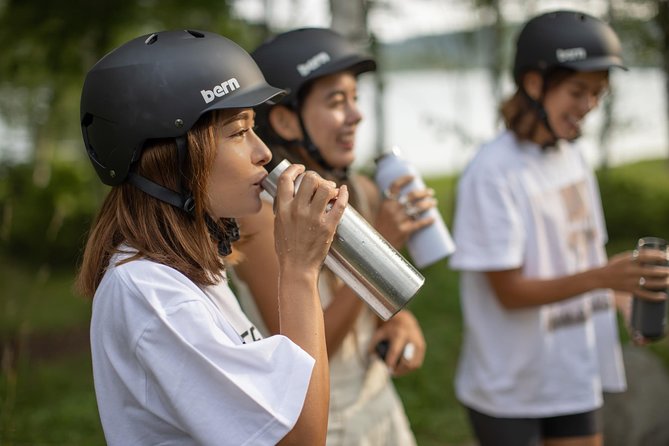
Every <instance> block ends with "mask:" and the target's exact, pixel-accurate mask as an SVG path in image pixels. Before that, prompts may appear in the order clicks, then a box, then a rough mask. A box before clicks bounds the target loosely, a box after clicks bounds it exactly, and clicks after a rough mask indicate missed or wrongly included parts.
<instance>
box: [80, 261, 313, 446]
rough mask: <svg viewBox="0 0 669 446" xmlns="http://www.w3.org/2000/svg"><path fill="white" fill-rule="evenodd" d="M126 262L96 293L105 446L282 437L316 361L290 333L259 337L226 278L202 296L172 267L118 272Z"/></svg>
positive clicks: (94, 333) (94, 342)
mask: <svg viewBox="0 0 669 446" xmlns="http://www.w3.org/2000/svg"><path fill="white" fill-rule="evenodd" d="M119 258H120V257H119V256H116V257H115V258H113V259H112V262H110V267H109V269H108V271H107V272H106V273H105V276H104V277H103V279H102V281H101V283H100V286H99V287H98V289H97V291H96V293H95V297H94V300H93V315H92V321H91V348H92V356H93V376H94V382H95V392H96V397H97V401H98V408H99V412H100V418H101V420H102V426H103V429H104V433H105V437H106V439H107V442H108V444H110V445H123V446H130V445H149V444H150V445H158V444H160V445H196V444H197V445H270V444H272V445H273V444H276V443H277V442H278V441H279V440H280V439H281V438H283V437H284V436H285V435H286V434H287V433H288V432H289V431H290V430H291V429H292V428H293V426H294V425H295V422H296V421H297V418H298V416H299V415H300V412H301V410H302V405H303V403H304V399H305V396H306V392H307V388H308V385H309V380H310V377H311V371H312V368H313V365H314V359H313V358H312V357H311V356H309V355H308V354H307V353H306V352H305V351H303V350H302V349H301V348H299V347H298V346H297V345H296V344H294V343H293V342H292V341H290V340H289V339H288V338H286V337H284V336H272V337H270V338H267V339H262V338H261V337H260V336H259V334H258V332H257V330H255V328H254V327H253V325H252V324H251V323H250V322H249V321H248V319H247V318H246V317H245V316H244V314H243V313H242V312H241V310H240V308H239V305H238V303H237V301H236V299H235V298H234V295H233V294H232V292H231V291H230V289H229V288H228V285H227V283H226V282H225V281H223V282H222V283H220V284H219V285H217V286H213V287H207V288H205V289H204V290H203V289H200V288H199V287H198V286H196V285H195V284H194V283H193V282H191V281H190V280H189V279H188V278H186V277H185V276H184V275H182V274H181V273H179V272H178V271H176V270H174V269H173V268H170V267H168V266H165V265H162V264H159V263H155V262H152V261H148V260H135V261H132V262H128V263H125V264H123V265H120V266H114V265H116V263H117V261H118V260H119ZM256 340H257V341H256ZM254 341H256V342H254Z"/></svg>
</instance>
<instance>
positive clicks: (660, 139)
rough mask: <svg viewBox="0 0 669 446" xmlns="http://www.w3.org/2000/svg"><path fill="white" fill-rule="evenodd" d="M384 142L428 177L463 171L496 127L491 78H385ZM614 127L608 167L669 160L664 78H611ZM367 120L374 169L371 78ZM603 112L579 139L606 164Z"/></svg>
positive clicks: (365, 139) (476, 73)
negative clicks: (603, 149) (399, 150)
mask: <svg viewBox="0 0 669 446" xmlns="http://www.w3.org/2000/svg"><path fill="white" fill-rule="evenodd" d="M384 81H385V99H384V110H385V117H384V120H385V143H386V145H387V146H390V145H397V146H399V147H400V148H401V149H402V153H403V154H404V156H405V157H407V158H408V159H409V160H410V161H411V162H412V163H413V164H414V165H415V166H416V167H417V168H418V170H419V171H420V172H421V173H423V174H425V175H439V174H445V173H455V172H459V171H461V170H462V168H463V167H464V166H465V165H466V164H467V162H468V161H469V159H471V157H472V156H473V155H474V153H475V152H476V149H477V148H478V146H479V145H480V144H481V143H482V142H484V141H487V140H488V139H490V138H492V137H494V136H495V134H496V133H497V131H498V129H499V122H498V121H497V119H498V114H497V109H498V106H497V104H496V101H495V99H494V96H493V90H492V84H491V82H490V80H489V75H488V72H487V71H485V70H482V69H479V70H469V71H455V70H448V71H447V70H420V71H418V70H417V71H401V72H391V73H386V74H385V78H384ZM501 87H502V97H507V96H508V95H509V94H511V93H512V92H513V89H514V87H513V85H512V81H511V79H510V78H507V79H504V80H503V81H502V84H501ZM611 87H612V91H613V93H612V96H613V98H612V100H613V121H614V122H613V126H612V130H611V133H610V135H609V140H608V141H609V143H608V144H607V147H606V149H607V151H608V159H609V165H611V166H615V165H620V164H625V163H628V162H632V161H637V160H641V159H649V158H661V157H667V154H668V153H669V141H668V140H667V139H668V136H667V133H668V129H667V112H666V105H665V101H666V94H665V92H664V75H663V73H662V71H661V70H659V69H657V68H635V67H633V68H632V69H631V70H630V71H627V72H624V71H621V70H614V71H613V72H612V77H611ZM358 95H359V103H360V107H361V110H362V112H363V114H364V120H363V122H362V123H361V125H360V132H359V137H358V147H357V150H358V155H357V159H356V165H363V164H367V165H368V164H369V163H370V162H371V160H373V158H374V157H375V155H376V152H375V150H376V143H375V134H376V133H375V132H376V129H375V119H374V86H373V79H372V77H371V76H370V75H363V76H362V77H361V78H360V85H359V91H358ZM603 118H604V113H603V108H602V107H601V105H600V107H598V108H597V109H595V110H593V111H592V112H591V113H590V114H589V115H588V117H587V118H586V121H585V126H584V131H583V136H582V137H581V139H580V142H581V146H582V147H583V150H584V154H585V156H586V159H587V160H588V161H589V162H590V163H591V165H592V166H594V167H597V166H599V165H601V162H602V150H601V149H600V142H599V138H600V136H599V133H600V129H601V127H602V124H603V121H604V119H603Z"/></svg>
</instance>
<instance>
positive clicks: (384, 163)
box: [374, 147, 455, 268]
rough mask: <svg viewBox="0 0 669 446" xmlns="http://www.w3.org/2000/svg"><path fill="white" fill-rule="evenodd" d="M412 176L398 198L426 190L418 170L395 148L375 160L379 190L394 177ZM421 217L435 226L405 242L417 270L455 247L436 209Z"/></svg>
mask: <svg viewBox="0 0 669 446" xmlns="http://www.w3.org/2000/svg"><path fill="white" fill-rule="evenodd" d="M403 175H412V176H413V177H414V179H413V180H412V181H411V182H410V183H409V184H407V185H406V186H404V187H403V188H402V190H401V191H400V195H399V196H400V198H401V197H403V196H406V195H407V194H408V193H409V192H411V191H413V190H416V189H418V190H420V189H425V183H424V182H423V179H422V178H421V176H420V174H419V173H418V171H417V170H416V169H415V168H414V167H413V166H412V165H411V164H410V163H409V162H408V161H407V160H406V159H404V158H402V156H401V153H400V151H399V149H398V148H397V147H393V148H392V149H391V150H390V151H388V152H386V153H384V154H383V155H381V156H379V157H378V158H377V159H376V173H375V175H374V180H375V181H376V184H377V185H378V186H379V188H380V189H381V190H382V191H383V190H387V189H388V187H390V185H391V184H392V182H393V181H395V180H396V179H397V178H399V177H401V176H403ZM421 217H432V218H434V223H432V224H431V225H430V226H427V227H424V228H422V229H419V230H418V231H416V232H414V233H413V234H411V236H410V237H409V241H408V243H407V249H408V251H409V255H410V256H411V258H412V259H413V262H414V264H415V265H416V266H417V267H418V268H424V267H426V266H429V265H431V264H433V263H435V262H437V261H438V260H441V259H443V258H445V257H447V256H449V255H451V254H453V252H454V251H455V244H454V243H453V239H452V238H451V234H450V233H449V231H448V228H447V227H446V224H445V223H444V219H443V218H442V217H441V214H440V213H439V211H438V210H437V208H436V207H435V208H431V209H429V210H427V211H425V212H424V213H423V214H421Z"/></svg>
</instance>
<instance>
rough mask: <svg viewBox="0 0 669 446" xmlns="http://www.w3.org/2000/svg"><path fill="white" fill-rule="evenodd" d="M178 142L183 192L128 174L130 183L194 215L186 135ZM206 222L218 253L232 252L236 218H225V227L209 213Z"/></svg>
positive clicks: (237, 234) (134, 174)
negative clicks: (187, 181) (187, 175)
mask: <svg viewBox="0 0 669 446" xmlns="http://www.w3.org/2000/svg"><path fill="white" fill-rule="evenodd" d="M175 141H176V144H177V155H178V157H179V172H180V173H181V174H180V189H181V193H177V192H175V191H173V190H171V189H168V188H166V187H164V186H161V185H160V184H158V183H155V182H153V181H151V180H149V179H147V178H145V177H143V176H141V175H139V174H138V173H136V172H130V173H129V174H128V183H130V184H132V185H133V186H135V187H136V188H138V189H140V190H141V191H142V192H144V193H146V194H148V195H151V196H152V197H154V198H156V199H158V200H160V201H163V202H165V203H167V204H171V205H172V206H174V207H176V208H178V209H181V210H182V211H184V212H186V213H187V214H188V215H190V216H192V215H193V210H194V209H195V200H194V199H193V195H192V194H191V193H190V192H189V191H188V190H187V189H186V187H185V186H184V176H183V172H182V168H183V165H184V162H185V160H186V153H187V150H188V142H187V140H186V137H184V136H179V137H177V138H175ZM204 219H205V223H206V224H207V229H208V230H209V234H210V235H211V237H212V238H213V239H214V240H215V241H216V243H217V246H218V253H219V254H220V255H221V256H227V255H229V254H230V253H231V252H232V243H233V242H235V241H237V240H239V226H238V225H237V221H236V220H235V219H234V218H224V219H223V227H221V225H220V224H219V222H218V221H217V220H215V219H214V218H212V217H211V216H210V215H209V214H205V216H204Z"/></svg>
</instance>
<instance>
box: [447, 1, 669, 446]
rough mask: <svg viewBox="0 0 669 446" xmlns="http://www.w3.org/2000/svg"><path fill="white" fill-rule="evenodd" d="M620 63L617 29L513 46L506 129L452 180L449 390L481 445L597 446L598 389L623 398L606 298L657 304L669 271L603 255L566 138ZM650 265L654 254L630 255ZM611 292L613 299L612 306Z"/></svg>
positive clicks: (594, 198) (577, 25) (530, 33)
mask: <svg viewBox="0 0 669 446" xmlns="http://www.w3.org/2000/svg"><path fill="white" fill-rule="evenodd" d="M615 67H620V68H624V65H623V61H622V58H621V48H620V43H619V41H618V38H617V36H616V34H615V33H614V31H613V30H612V29H611V28H610V27H609V26H608V25H607V24H606V23H604V22H602V21H601V20H599V19H596V18H595V17H592V16H589V15H587V14H583V13H580V12H576V11H556V12H550V13H546V14H542V15H540V16H537V17H534V18H532V19H531V20H529V21H528V22H527V23H526V24H525V26H524V27H523V29H522V30H521V32H520V35H519V37H518V40H517V47H516V58H515V64H514V77H515V80H516V85H517V90H516V92H515V93H514V94H513V96H511V98H510V99H508V100H507V101H506V102H504V104H503V105H502V115H503V118H504V122H505V124H506V130H504V131H503V132H502V133H501V134H500V135H499V136H497V137H496V138H495V139H494V140H492V141H491V142H489V143H487V144H485V145H483V147H481V149H480V150H479V152H478V153H477V154H476V156H475V157H474V159H473V160H472V161H471V163H470V164H469V166H468V167H467V168H466V170H465V171H464V173H463V175H462V177H461V179H460V181H459V185H458V195H457V203H456V212H455V221H454V238H455V243H456V245H457V247H458V249H457V251H456V252H455V254H454V255H453V256H452V257H451V259H450V265H451V267H452V268H454V269H456V270H460V295H461V302H462V310H463V316H464V326H465V334H464V343H463V346H462V351H461V356H460V360H459V364H458V369H457V373H456V382H455V386H456V394H457V397H458V399H459V401H460V402H462V404H463V405H464V406H465V407H466V408H467V409H468V412H469V416H470V421H471V424H472V427H473V430H474V433H475V434H476V437H477V438H478V440H479V441H480V444H481V445H483V446H487V445H514V446H523V445H540V444H544V445H548V444H550V445H552V446H558V445H565V446H566V445H582V446H584V445H600V444H601V443H602V424H601V420H600V417H601V415H600V407H601V405H602V391H610V392H621V391H624V390H625V387H626V382H625V374H624V369H623V364H622V361H621V351H620V344H619V340H618V332H617V324H616V312H615V308H616V302H618V303H619V304H620V305H621V308H629V307H627V305H629V299H630V293H631V292H635V293H636V294H638V295H639V296H641V297H644V298H647V299H650V300H662V299H666V298H667V296H666V295H665V294H664V293H661V292H653V291H648V290H646V289H641V288H640V283H644V282H645V283H647V284H648V283H651V282H652V283H653V286H651V288H652V287H654V286H657V285H662V284H664V286H666V283H667V280H668V279H667V273H668V270H667V268H650V267H642V266H641V265H640V264H639V262H638V261H637V260H638V259H635V258H634V256H633V254H632V253H631V252H623V253H621V254H618V255H616V256H614V257H613V258H611V259H610V260H607V256H606V252H605V249H604V245H605V243H606V237H607V235H606V228H605V225H604V216H603V212H602V208H601V202H600V197H599V193H598V189H597V184H596V178H595V176H594V174H593V172H592V171H591V169H590V168H589V167H588V165H587V164H586V162H585V160H584V159H583V157H582V155H581V153H580V152H579V149H578V146H577V145H576V142H575V140H576V139H577V138H578V137H579V135H580V134H581V126H582V122H583V120H584V118H585V117H586V115H587V114H588V113H589V112H590V111H591V110H592V109H593V108H595V107H596V106H597V104H598V103H599V100H600V98H601V96H602V95H603V94H605V93H606V91H607V90H608V88H609V70H610V69H611V68H615ZM640 256H648V257H647V258H644V259H642V260H646V261H647V260H650V259H654V260H657V259H658V258H664V257H665V256H666V254H662V253H660V252H659V251H656V252H650V251H649V252H648V253H647V254H640ZM614 293H615V299H614Z"/></svg>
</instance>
